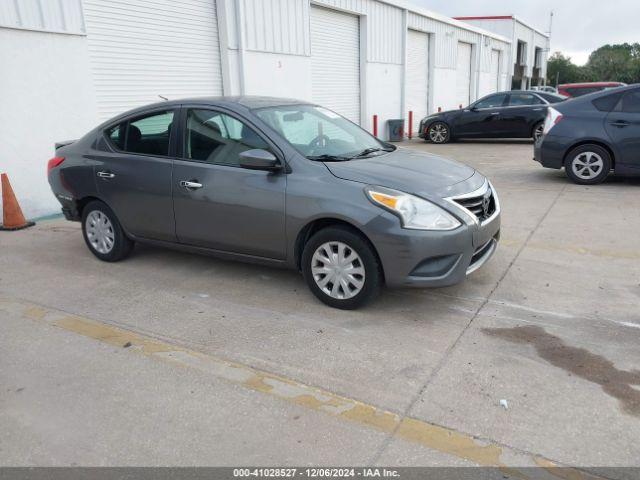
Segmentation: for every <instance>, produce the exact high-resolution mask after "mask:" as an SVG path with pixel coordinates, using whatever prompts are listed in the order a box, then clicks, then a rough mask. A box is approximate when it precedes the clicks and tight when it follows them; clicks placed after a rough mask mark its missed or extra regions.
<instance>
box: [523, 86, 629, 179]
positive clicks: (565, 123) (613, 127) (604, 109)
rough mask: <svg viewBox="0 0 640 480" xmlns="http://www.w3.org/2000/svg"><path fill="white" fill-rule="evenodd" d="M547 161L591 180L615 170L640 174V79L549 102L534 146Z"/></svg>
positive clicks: (538, 157) (540, 159)
mask: <svg viewBox="0 0 640 480" xmlns="http://www.w3.org/2000/svg"><path fill="white" fill-rule="evenodd" d="M534 152H535V154H534V155H535V160H536V161H537V162H540V164H542V166H543V167H548V168H563V167H564V169H565V172H566V174H567V176H568V177H569V178H570V179H571V180H573V181H574V182H575V183H579V184H583V185H593V184H596V183H600V182H602V181H604V179H605V178H607V175H609V173H610V172H611V170H615V172H616V173H620V174H623V175H638V174H640V85H631V86H629V87H623V88H617V89H615V90H609V91H604V92H598V93H592V94H590V95H585V96H583V97H580V98H577V99H574V100H571V101H570V102H566V103H563V104H559V105H554V106H553V107H551V108H549V113H548V115H547V119H546V122H545V126H544V130H543V134H542V137H541V138H540V140H539V141H537V142H536V144H535V147H534Z"/></svg>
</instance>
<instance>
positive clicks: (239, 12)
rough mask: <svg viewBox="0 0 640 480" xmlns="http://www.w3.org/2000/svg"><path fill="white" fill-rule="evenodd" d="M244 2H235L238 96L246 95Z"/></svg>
mask: <svg viewBox="0 0 640 480" xmlns="http://www.w3.org/2000/svg"><path fill="white" fill-rule="evenodd" d="M243 4H244V2H236V3H235V5H236V41H237V42H238V83H239V84H240V95H245V94H246V88H245V79H244V64H245V52H244V29H243V28H242V27H243V23H244V21H243V20H244V5H243Z"/></svg>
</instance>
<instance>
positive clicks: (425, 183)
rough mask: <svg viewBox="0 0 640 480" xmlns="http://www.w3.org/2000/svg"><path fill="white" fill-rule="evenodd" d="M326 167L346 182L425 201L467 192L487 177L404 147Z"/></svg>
mask: <svg viewBox="0 0 640 480" xmlns="http://www.w3.org/2000/svg"><path fill="white" fill-rule="evenodd" d="M325 165H326V166H327V168H328V169H329V170H330V171H331V173H332V174H333V175H335V176H336V177H338V178H342V179H344V180H351V181H354V182H360V183H364V184H366V185H379V186H381V187H387V188H393V189H395V190H401V191H403V192H406V193H412V194H414V195H418V196H421V197H425V198H434V197H437V198H444V197H449V196H452V195H460V194H462V193H468V192H471V191H473V190H476V189H478V188H480V187H481V186H482V183H483V182H484V177H483V176H482V175H480V174H479V173H476V171H475V170H474V169H473V168H471V167H469V166H467V165H464V164H462V163H458V162H455V161H453V160H448V159H446V158H442V157H439V156H437V155H431V154H427V153H421V152H416V151H415V150H408V149H405V148H398V149H396V150H395V151H393V152H391V153H388V154H385V155H378V156H375V157H370V158H361V159H354V160H349V161H346V162H326V163H325Z"/></svg>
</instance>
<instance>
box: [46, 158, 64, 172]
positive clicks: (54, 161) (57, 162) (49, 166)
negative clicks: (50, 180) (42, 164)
mask: <svg viewBox="0 0 640 480" xmlns="http://www.w3.org/2000/svg"><path fill="white" fill-rule="evenodd" d="M62 162H64V157H53V158H52V159H51V160H49V163H47V174H49V172H50V171H51V170H52V169H54V168H56V167H57V166H58V165H60V164H61V163H62Z"/></svg>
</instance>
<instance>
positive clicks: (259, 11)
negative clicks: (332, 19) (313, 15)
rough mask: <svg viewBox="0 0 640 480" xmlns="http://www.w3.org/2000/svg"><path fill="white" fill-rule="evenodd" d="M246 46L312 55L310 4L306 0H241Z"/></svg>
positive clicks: (248, 48)
mask: <svg viewBox="0 0 640 480" xmlns="http://www.w3.org/2000/svg"><path fill="white" fill-rule="evenodd" d="M240 1H241V2H243V3H242V6H243V11H244V19H243V20H244V22H243V29H244V32H243V33H244V35H245V38H244V40H245V43H244V45H245V48H246V49H247V50H254V51H260V52H271V53H283V54H289V55H309V4H308V2H307V1H303V0H240Z"/></svg>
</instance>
